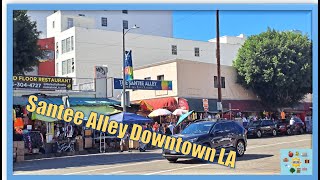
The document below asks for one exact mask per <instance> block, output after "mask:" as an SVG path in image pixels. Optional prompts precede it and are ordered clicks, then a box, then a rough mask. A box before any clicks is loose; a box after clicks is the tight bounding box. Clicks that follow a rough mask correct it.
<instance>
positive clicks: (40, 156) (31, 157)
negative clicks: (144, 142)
mask: <svg viewBox="0 0 320 180" xmlns="http://www.w3.org/2000/svg"><path fill="white" fill-rule="evenodd" d="M157 149H158V148H152V149H148V150H147V151H146V152H150V151H154V150H157ZM130 150H131V152H140V151H139V150H137V149H130ZM105 153H107V154H114V153H117V154H118V153H119V154H125V153H130V152H128V151H124V152H122V153H120V152H119V151H117V150H114V151H106V152H105ZM141 153H143V152H141ZM87 154H102V153H100V152H99V149H87V150H83V151H75V152H61V153H48V154H32V155H25V156H24V160H25V161H26V160H35V159H44V158H54V157H64V156H75V155H87Z"/></svg>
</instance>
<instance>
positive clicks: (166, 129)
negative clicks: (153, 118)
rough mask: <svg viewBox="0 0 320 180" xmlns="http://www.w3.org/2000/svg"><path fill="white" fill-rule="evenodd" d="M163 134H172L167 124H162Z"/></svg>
mask: <svg viewBox="0 0 320 180" xmlns="http://www.w3.org/2000/svg"><path fill="white" fill-rule="evenodd" d="M163 128H164V134H165V135H167V136H171V135H172V132H171V130H170V128H169V126H168V125H167V124H164V127H163Z"/></svg>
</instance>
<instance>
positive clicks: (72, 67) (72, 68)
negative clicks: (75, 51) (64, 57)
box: [71, 58, 74, 72]
mask: <svg viewBox="0 0 320 180" xmlns="http://www.w3.org/2000/svg"><path fill="white" fill-rule="evenodd" d="M71 72H74V59H73V58H72V60H71Z"/></svg>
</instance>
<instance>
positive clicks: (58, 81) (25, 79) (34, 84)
mask: <svg viewBox="0 0 320 180" xmlns="http://www.w3.org/2000/svg"><path fill="white" fill-rule="evenodd" d="M13 88H23V89H43V90H72V78H67V77H46V76H22V75H21V76H13Z"/></svg>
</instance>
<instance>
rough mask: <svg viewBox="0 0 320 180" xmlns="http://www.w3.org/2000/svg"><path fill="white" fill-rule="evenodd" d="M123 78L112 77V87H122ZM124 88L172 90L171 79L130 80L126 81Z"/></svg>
mask: <svg viewBox="0 0 320 180" xmlns="http://www.w3.org/2000/svg"><path fill="white" fill-rule="evenodd" d="M122 84H123V80H122V79H118V78H114V79H113V85H114V89H122ZM126 89H140V90H172V81H156V80H131V81H126Z"/></svg>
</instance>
